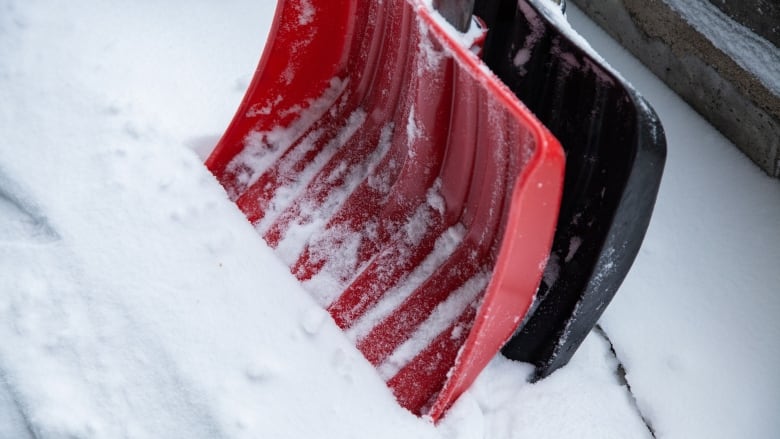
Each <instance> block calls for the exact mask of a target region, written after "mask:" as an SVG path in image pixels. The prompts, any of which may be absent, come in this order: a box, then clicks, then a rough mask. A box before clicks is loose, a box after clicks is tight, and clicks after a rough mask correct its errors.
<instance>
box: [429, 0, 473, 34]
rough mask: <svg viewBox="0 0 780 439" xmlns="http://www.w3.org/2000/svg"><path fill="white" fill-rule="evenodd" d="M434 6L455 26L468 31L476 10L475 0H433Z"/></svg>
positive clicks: (462, 30)
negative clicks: (472, 15)
mask: <svg viewBox="0 0 780 439" xmlns="http://www.w3.org/2000/svg"><path fill="white" fill-rule="evenodd" d="M433 7H434V8H435V9H436V10H437V11H439V13H440V14H441V15H442V16H443V17H444V18H445V19H447V21H448V22H449V23H450V24H451V25H453V26H454V27H455V29H457V30H459V31H461V32H466V31H467V30H468V29H469V24H470V23H471V14H472V13H473V12H474V0H433Z"/></svg>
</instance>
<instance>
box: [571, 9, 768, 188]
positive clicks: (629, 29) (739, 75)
mask: <svg viewBox="0 0 780 439" xmlns="http://www.w3.org/2000/svg"><path fill="white" fill-rule="evenodd" d="M570 1H572V2H573V3H575V4H576V5H577V6H579V7H580V8H581V9H582V10H583V11H585V12H586V13H587V14H588V15H589V16H590V17H591V18H592V19H593V20H594V21H596V22H597V23H598V24H599V25H600V26H601V27H603V28H604V29H606V30H607V31H608V32H609V33H610V34H611V35H612V36H613V37H614V38H615V39H616V40H618V41H619V42H620V43H621V44H622V45H623V46H625V47H626V48H627V49H628V50H629V51H631V52H632V53H633V54H634V55H635V56H637V57H638V58H639V59H640V60H641V61H642V62H643V63H644V64H645V65H647V66H648V67H649V68H650V69H651V70H652V71H653V72H654V73H655V74H656V75H657V76H658V77H660V78H661V79H662V80H663V81H664V82H666V83H667V84H668V85H669V86H670V87H671V88H672V89H673V90H674V91H675V92H677V93H678V94H679V95H680V96H681V97H682V98H683V99H685V100H686V101H687V102H688V103H689V104H690V105H691V106H692V107H693V108H695V109H696V110H697V111H698V112H699V113H701V114H702V115H703V116H704V117H705V118H706V119H707V120H709V122H710V123H712V124H713V125H714V126H715V127H717V128H718V129H719V130H720V131H721V132H722V133H723V134H724V135H725V136H726V137H728V138H729V139H730V140H731V141H732V142H734V143H735V144H736V145H737V147H739V148H740V149H741V150H742V151H743V152H745V154H747V155H748V156H749V157H750V158H751V159H753V161H755V162H756V164H758V165H759V166H760V167H761V168H762V169H763V170H764V171H766V172H767V173H768V174H770V175H772V176H774V177H776V178H780V96H778V95H777V94H775V93H773V92H772V91H770V90H769V89H768V88H767V87H766V86H765V85H763V84H762V83H761V81H759V80H758V78H757V77H756V76H755V75H754V74H753V73H752V72H749V71H746V70H745V69H744V68H742V67H740V66H739V65H738V64H737V63H736V62H735V61H734V60H733V59H731V58H730V57H729V56H728V55H727V54H726V53H724V52H723V51H722V50H721V49H720V48H718V47H716V46H715V45H713V43H712V42H710V40H709V39H707V38H706V37H705V36H703V35H702V34H700V33H699V32H698V31H697V30H696V29H694V28H693V27H691V26H690V24H688V22H687V21H685V20H684V19H683V18H682V17H681V16H680V15H679V14H678V13H677V12H676V11H674V10H673V9H671V8H670V7H669V6H668V5H667V4H666V3H664V2H663V1H662V0H570ZM711 1H712V2H713V3H721V5H719V7H721V6H723V7H728V8H731V9H729V10H730V11H731V12H730V13H732V14H734V15H738V14H747V15H746V16H749V17H754V18H755V15H756V13H757V12H756V10H755V9H753V10H752V13H751V9H750V6H749V5H748V3H751V4H755V3H772V7H773V8H774V9H771V8H769V9H767V11H769V12H771V13H776V12H777V10H778V7H777V6H776V1H775V0H768V1H767V0H743V1H736V0H733V3H732V1H729V2H728V3H729V4H730V5H727V6H724V5H726V2H724V1H722V0H711ZM740 4H741V5H742V6H738V5H740ZM733 5H737V6H733ZM732 6H733V7H732ZM754 8H755V5H754ZM763 15H767V14H763ZM757 20H758V19H756V20H754V21H755V22H758V21H757ZM770 24H772V23H770ZM773 24H774V26H777V25H778V23H773ZM772 29H774V30H772ZM776 31H777V30H776V29H775V28H774V27H772V26H770V27H769V33H770V35H771V34H772V32H775V35H776ZM769 46H771V44H770V45H769ZM774 50H778V49H777V47H774ZM770 55H774V56H780V52H776V53H773V54H770Z"/></svg>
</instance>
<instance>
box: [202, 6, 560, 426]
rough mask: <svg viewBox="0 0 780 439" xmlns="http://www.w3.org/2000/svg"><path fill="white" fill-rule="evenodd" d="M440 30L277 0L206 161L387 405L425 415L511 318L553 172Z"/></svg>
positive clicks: (556, 172)
mask: <svg viewBox="0 0 780 439" xmlns="http://www.w3.org/2000/svg"><path fill="white" fill-rule="evenodd" d="M446 27H447V25H446V23H445V22H443V21H442V20H441V18H440V17H438V16H436V15H435V14H434V13H433V12H431V11H430V10H429V9H428V6H425V5H424V3H423V0H384V1H382V2H379V1H365V0H280V1H279V4H278V6H277V12H276V18H275V21H274V26H273V29H272V31H271V34H270V38H269V41H268V43H267V46H266V50H265V53H264V54H263V58H262V60H261V61H260V66H259V67H258V70H257V72H256V74H255V77H254V79H253V81H252V83H251V85H250V87H249V90H248V92H247V94H246V96H245V98H244V101H243V102H242V104H241V106H240V107H239V109H238V112H237V114H236V116H235V118H234V120H233V122H232V123H231V125H230V126H229V127H228V129H227V131H226V133H225V135H224V136H223V138H222V139H221V141H220V143H219V145H217V147H216V149H215V150H214V152H213V153H212V155H211V156H210V157H209V159H208V160H207V162H206V164H207V166H208V167H209V169H211V170H212V172H213V173H214V174H215V175H216V176H217V178H218V179H219V180H220V182H221V183H222V184H223V185H224V186H225V188H226V189H227V192H228V194H229V196H230V197H231V198H232V199H233V200H235V201H236V203H237V204H238V206H239V207H240V208H241V210H242V211H243V212H244V213H245V214H246V215H247V217H248V218H249V219H250V221H251V222H252V223H253V224H254V225H255V227H256V228H257V230H258V232H259V233H261V234H262V236H263V237H264V238H265V240H266V241H267V242H268V244H269V245H270V246H271V247H272V248H274V249H275V250H276V252H277V254H278V255H279V256H280V257H281V258H282V259H283V260H284V261H285V262H286V263H287V264H289V266H290V269H291V271H292V273H293V274H294V275H295V276H297V277H298V278H299V279H300V280H301V281H302V282H303V285H304V286H305V287H306V288H307V289H308V290H309V291H310V292H311V293H312V295H313V296H314V297H315V298H316V299H317V300H318V301H319V302H320V303H321V304H322V305H323V307H326V308H327V309H328V311H329V312H330V314H331V315H332V316H333V319H334V320H335V322H336V323H337V324H338V325H339V326H340V327H341V328H343V329H344V330H345V331H346V334H347V336H348V337H350V338H351V339H352V340H353V341H354V343H355V344H356V346H357V347H358V348H359V349H360V350H361V351H362V352H363V353H364V354H365V356H366V358H367V359H368V360H369V361H371V362H372V363H373V364H374V365H376V367H377V369H378V371H379V373H380V374H381V376H382V377H383V378H384V379H385V380H386V381H387V383H388V385H389V387H390V388H391V389H392V391H393V393H394V394H395V395H396V397H397V398H398V400H399V402H400V403H401V404H402V405H403V406H404V407H406V408H408V409H409V410H411V411H413V412H414V413H417V414H422V415H428V416H430V417H431V418H433V419H438V418H439V417H440V416H441V415H442V414H443V413H444V411H445V410H446V409H447V408H448V407H449V406H450V405H451V404H452V402H453V401H454V400H455V399H456V398H457V397H458V396H459V395H460V394H461V393H462V392H463V391H465V390H466V388H467V387H468V386H469V385H470V384H471V382H472V381H473V380H474V379H475V378H476V376H477V374H478V373H479V372H480V371H481V370H482V368H483V367H484V366H485V365H486V364H487V362H488V361H490V359H491V358H492V357H493V356H494V355H495V354H496V352H498V349H499V348H500V347H501V346H502V345H503V343H504V342H505V341H506V340H507V339H508V338H509V337H510V336H511V335H512V333H513V331H514V330H515V329H516V327H517V325H518V324H519V323H520V321H521V320H522V319H523V317H524V315H525V313H526V312H527V311H528V309H529V306H530V305H531V302H532V300H533V297H534V293H535V291H536V288H537V286H538V284H539V281H540V277H541V274H542V270H543V268H544V264H545V262H546V258H547V255H548V254H549V251H550V245H551V241H552V236H553V231H554V230H553V229H554V226H555V221H556V218H557V213H558V208H559V203H560V196H561V187H562V178H563V167H564V159H563V153H562V150H561V148H560V145H559V144H558V143H557V141H556V140H555V139H554V138H553V137H552V136H551V135H550V134H549V133H548V132H547V130H546V129H545V128H544V127H542V126H541V125H540V124H539V122H538V121H537V120H536V119H535V118H534V117H533V116H532V115H531V114H530V113H529V112H528V111H527V110H526V108H525V107H524V106H523V105H522V104H520V102H519V101H518V100H517V98H516V97H515V96H514V95H513V94H512V93H511V92H510V91H509V90H508V89H506V88H505V87H504V86H503V85H502V84H501V83H500V81H499V80H497V79H496V78H495V77H494V76H493V75H492V74H491V73H489V72H488V71H487V70H486V69H485V68H484V66H483V65H482V64H481V62H480V61H479V60H478V59H477V58H476V57H475V56H474V55H473V54H471V53H470V52H469V50H468V49H467V47H466V45H464V44H461V42H459V41H455V38H459V34H454V33H453V34H448V33H447V31H446V30H445V28H446ZM451 35H456V36H455V37H453V36H451Z"/></svg>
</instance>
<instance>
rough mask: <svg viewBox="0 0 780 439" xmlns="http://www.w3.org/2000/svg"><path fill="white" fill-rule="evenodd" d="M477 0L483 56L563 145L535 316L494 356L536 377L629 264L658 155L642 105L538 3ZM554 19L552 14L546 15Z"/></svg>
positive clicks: (564, 358) (648, 208)
mask: <svg viewBox="0 0 780 439" xmlns="http://www.w3.org/2000/svg"><path fill="white" fill-rule="evenodd" d="M544 1H549V0H529V1H526V0H519V1H518V0H477V2H476V7H475V15H477V16H479V17H480V18H482V19H483V20H484V21H485V23H486V24H487V27H488V36H487V40H486V42H485V46H484V52H483V58H484V60H485V62H486V63H487V65H488V66H489V67H490V68H491V69H492V70H493V71H494V72H495V73H496V74H497V75H498V76H499V77H500V78H501V80H502V81H503V82H504V83H505V84H507V85H508V86H509V87H510V88H511V89H512V90H513V91H514V92H515V94H516V95H517V96H518V97H519V98H520V100H521V101H523V102H524V103H525V104H526V105H527V106H528V107H529V108H530V110H531V111H532V112H533V113H535V114H536V116H537V117H538V118H539V119H540V120H541V121H542V122H543V123H544V124H545V125H546V126H547V127H548V128H549V129H550V130H551V131H552V133H553V134H554V135H555V136H556V137H557V138H558V139H559V140H560V142H561V143H562V145H563V147H564V149H565V151H566V156H567V165H566V177H565V179H564V194H563V201H562V204H561V212H560V217H559V221H558V226H557V231H556V235H555V241H554V244H553V250H552V254H551V256H550V260H549V262H548V265H547V268H546V271H545V276H544V281H543V282H542V285H541V287H540V290H539V292H538V294H537V300H536V304H535V306H536V309H535V311H534V312H533V313H532V314H528V316H529V317H526V320H525V322H524V324H523V325H522V326H521V328H520V330H519V331H518V332H517V333H516V334H515V335H514V337H513V338H512V339H511V340H510V341H509V342H508V343H507V344H506V346H505V347H504V348H503V354H504V355H506V356H507V357H509V358H511V359H515V360H519V361H524V362H529V363H533V364H534V365H536V368H537V369H536V378H542V377H545V376H547V375H549V374H550V373H552V372H553V371H555V370H556V369H558V368H559V367H561V366H563V365H565V364H566V363H568V361H569V359H570V358H571V357H572V355H573V354H574V351H575V350H576V349H577V347H578V346H579V345H580V344H581V343H582V341H583V340H584V339H585V337H586V335H587V334H588V333H589V332H590V330H591V329H592V328H593V326H594V325H595V324H596V322H597V321H598V319H599V317H600V316H601V314H602V313H603V311H604V309H605V308H606V306H607V304H609V302H610V301H611V300H612V297H613V296H614V295H615V292H616V291H617V290H618V288H619V287H620V284H621V283H622V282H623V279H624V278H625V276H626V274H627V273H628V270H629V268H630V267H631V265H632V263H633V261H634V259H635V257H636V255H637V253H638V251H639V247H640V245H641V243H642V240H643V239H644V235H645V231H646V229H647V226H648V224H649V222H650V216H651V214H652V211H653V206H654V205H655V199H656V195H657V192H658V187H659V184H660V181H661V174H662V173H663V166H664V162H665V157H666V139H665V136H664V131H663V127H662V126H661V123H660V121H659V119H658V117H657V115H656V114H655V112H654V111H653V109H652V108H651V107H650V106H649V105H648V103H647V102H646V101H645V100H644V99H643V98H642V97H641V96H640V95H639V94H638V93H637V92H636V91H635V90H634V89H633V88H632V87H631V86H630V85H628V84H627V83H625V82H624V81H623V80H622V79H621V78H620V77H619V76H617V75H615V74H614V73H613V72H612V70H611V69H610V68H609V67H607V66H605V65H604V64H603V63H602V62H601V61H600V60H599V59H597V58H596V57H594V56H593V55H592V54H591V52H589V51H588V50H587V49H585V48H583V47H580V46H579V45H578V44H577V43H575V42H574V40H573V39H572V38H570V37H569V36H567V34H566V32H567V31H565V30H564V29H562V28H559V27H558V26H557V25H556V24H555V17H553V16H550V17H548V16H546V15H545V14H549V13H550V11H549V10H547V9H545V7H544V6H543V5H541V4H540V2H544ZM553 13H555V12H553Z"/></svg>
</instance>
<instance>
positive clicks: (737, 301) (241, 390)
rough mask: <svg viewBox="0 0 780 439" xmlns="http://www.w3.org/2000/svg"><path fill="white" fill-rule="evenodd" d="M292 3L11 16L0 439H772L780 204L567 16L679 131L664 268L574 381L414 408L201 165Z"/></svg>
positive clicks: (5, 63)
mask: <svg viewBox="0 0 780 439" xmlns="http://www.w3.org/2000/svg"><path fill="white" fill-rule="evenodd" d="M275 4H276V2H274V1H272V0H253V1H249V0H233V1H229V2H200V1H196V2H173V1H172V2H154V1H151V0H139V1H136V2H121V1H118V0H112V1H105V2H91V1H88V0H72V1H68V2H65V1H43V0H0V96H2V103H0V438H3V439H4V438H13V439H16V438H21V439H24V438H33V437H35V438H59V437H75V438H160V437H187V438H198V437H203V438H219V437H224V438H241V437H273V438H309V437H311V438H339V439H341V438H350V437H361V438H363V437H370V438H399V437H404V438H407V437H408V438H448V439H449V438H491V439H503V438H521V437H529V438H530V437H533V438H572V437H577V438H600V439H603V438H648V437H651V430H650V428H651V429H652V431H653V432H654V433H653V434H654V435H655V437H658V438H692V437H707V438H733V437H774V436H776V434H777V432H778V431H780V418H778V417H777V416H776V414H777V413H779V412H780V374H777V373H776V364H778V362H779V361H780V343H778V340H780V319H777V316H778V315H780V295H778V294H777V292H778V291H780V270H778V269H777V267H778V265H777V264H778V261H779V260H780V234H778V233H777V231H778V229H780V202H778V201H780V185H778V183H777V181H776V180H772V179H770V178H769V177H767V176H765V175H764V174H762V173H761V172H760V171H759V170H758V169H757V168H756V167H754V166H753V165H752V164H751V163H750V162H749V161H748V159H747V158H745V157H743V156H742V155H741V154H740V153H739V152H737V150H736V149H735V148H734V147H733V145H731V144H729V143H728V141H726V140H725V139H724V138H723V137H722V136H720V135H719V134H718V133H717V132H716V131H715V130H714V129H713V128H712V127H711V126H709V125H707V124H706V123H705V122H704V121H703V120H702V119H701V118H700V117H699V116H698V115H696V114H695V113H694V112H693V111H692V110H691V109H690V108H689V107H687V106H686V105H685V104H684V103H683V102H682V101H680V100H679V99H678V98H677V97H676V96H675V95H674V94H673V93H672V92H671V91H669V90H668V89H667V88H666V87H664V86H663V85H662V84H661V83H660V82H658V81H657V80H656V79H655V78H654V77H652V76H651V75H650V74H649V73H648V72H647V71H646V70H645V69H644V68H642V67H641V66H640V65H639V64H638V63H637V62H636V61H635V60H634V59H633V58H631V57H630V56H629V55H627V54H626V53H625V52H623V51H622V50H621V49H619V48H618V47H617V46H615V45H614V42H612V41H611V40H609V39H608V38H607V37H606V36H604V34H603V33H601V32H600V31H599V30H598V29H596V28H595V27H594V25H593V24H591V23H590V22H587V21H586V20H585V18H583V16H582V15H581V14H579V12H578V11H577V10H576V9H575V8H574V7H572V6H570V7H569V10H570V19H571V20H572V21H573V22H574V27H575V28H576V29H578V30H579V31H581V32H582V33H584V34H585V37H586V38H587V39H588V41H589V42H590V44H591V45H592V46H593V47H594V48H595V49H596V50H597V51H599V52H600V53H601V55H602V56H603V57H604V58H605V59H606V60H607V61H608V62H609V63H610V64H611V65H612V66H613V67H614V68H616V69H617V70H619V71H620V72H621V73H622V75H623V76H625V77H626V78H628V79H629V80H630V81H631V82H632V83H633V84H634V86H636V87H637V89H638V90H639V91H640V92H641V93H643V94H644V95H645V96H646V97H648V99H649V100H650V102H651V103H652V104H653V106H654V107H655V108H656V110H658V112H659V114H660V116H661V119H662V121H663V123H664V126H665V128H666V131H667V137H668V140H669V159H668V162H667V172H666V174H665V178H664V182H663V184H662V187H661V192H660V194H659V199H658V204H657V209H656V215H655V217H654V219H653V222H652V224H651V227H650V230H649V232H648V236H647V240H646V241H645V246H644V248H643V250H642V251H641V253H640V256H639V258H638V260H637V262H636V264H635V265H634V268H633V270H632V272H631V273H630V275H629V278H628V279H627V281H626V283H625V285H624V286H623V288H621V291H620V292H619V293H618V296H617V297H616V299H615V301H614V302H613V304H612V305H611V306H610V308H609V309H608V310H607V312H606V314H605V315H604V317H603V319H602V322H601V326H602V328H603V331H597V332H594V333H593V334H591V336H590V337H589V338H588V339H587V340H586V342H585V344H584V345H583V347H582V348H581V350H580V351H579V352H578V353H577V355H576V356H575V357H574V359H573V360H572V363H571V364H570V365H569V366H567V367H565V368H564V369H562V370H560V371H558V372H557V373H555V374H554V375H553V376H551V377H550V378H548V379H546V380H544V381H541V382H539V383H537V384H528V383H527V382H526V379H527V376H528V374H529V373H530V366H528V365H523V364H517V363H513V362H510V361H508V360H505V359H503V358H501V357H498V358H496V359H495V361H494V362H493V363H492V364H491V365H490V366H489V367H488V368H487V369H486V370H485V372H484V373H483V374H482V375H481V377H480V378H479V380H478V382H477V383H476V385H475V386H474V387H473V388H472V390H471V391H470V392H468V393H467V394H466V395H464V397H462V398H461V399H460V401H459V402H458V403H457V404H456V406H455V407H454V408H453V409H452V410H451V411H450V412H449V414H448V416H447V417H446V418H445V419H444V420H443V421H442V422H441V423H440V424H439V425H437V426H434V425H431V424H430V423H428V422H427V421H425V420H422V419H418V418H416V417H415V416H413V415H411V414H410V413H408V412H406V411H405V410H403V409H401V408H400V407H399V406H398V404H397V403H396V402H395V399H394V398H393V396H392V395H391V394H390V392H389V391H388V389H387V388H386V387H385V385H384V383H383V381H382V379H381V378H380V376H379V375H378V374H377V371H376V370H375V369H374V368H373V367H372V366H371V365H370V364H368V363H367V362H366V361H365V360H364V359H363V357H362V356H361V355H360V353H359V352H358V351H356V350H355V348H354V347H353V346H352V343H351V342H350V340H349V338H348V337H347V335H346V334H344V333H342V332H341V331H339V330H338V329H337V328H336V326H335V324H334V323H333V322H332V320H331V319H330V318H329V316H328V315H327V313H326V312H325V311H323V310H322V309H321V307H320V306H319V305H318V303H317V302H316V301H315V300H314V299H313V298H312V297H311V296H310V295H309V294H308V293H306V292H305V291H304V290H303V289H302V287H301V286H300V285H299V284H298V282H297V281H295V280H294V278H293V277H292V276H291V275H290V274H289V272H288V270H287V269H286V267H285V266H284V265H283V264H282V262H280V261H279V260H278V259H277V258H276V256H275V255H274V254H273V253H272V252H271V251H270V249H269V248H268V247H267V246H266V245H265V243H264V241H262V239H261V238H260V236H259V235H258V234H257V233H256V232H255V230H254V229H253V228H252V227H251V226H250V225H249V224H248V222H247V221H246V219H245V218H244V216H243V215H242V214H241V213H240V212H239V211H238V210H237V208H236V207H235V205H234V204H233V203H232V202H231V201H230V200H229V199H228V195H227V194H226V193H225V192H224V190H223V189H222V187H221V186H220V185H219V184H218V183H217V181H216V180H215V179H214V177H213V176H212V175H211V174H210V173H209V172H208V171H207V170H206V169H205V167H204V166H203V165H202V159H203V157H204V155H205V154H207V153H208V151H209V149H210V148H211V147H212V146H213V145H214V143H215V142H216V140H217V138H218V136H219V135H220V134H221V132H222V131H223V129H224V128H225V126H226V125H227V123H228V121H229V120H230V118H231V117H232V115H233V111H234V110H235V108H236V106H237V105H238V102H239V101H240V99H241V97H242V95H243V92H244V90H245V88H246V86H247V84H248V81H249V78H250V75H251V73H252V72H253V71H254V67H255V65H256V63H257V59H258V58H259V55H260V53H261V51H262V47H263V44H264V41H265V38H266V35H267V32H268V29H269V27H270V23H271V19H272V17H273V11H274V7H275ZM304 18H305V17H304ZM453 233H455V234H457V231H453ZM455 238H456V237H455ZM455 238H454V239H455ZM442 245H447V243H445V242H443V243H442ZM610 341H611V343H610ZM614 353H616V354H617V357H616V356H615V355H614ZM622 371H625V377H624V378H625V380H626V381H627V384H628V385H630V390H631V392H629V389H628V388H627V386H626V385H625V382H624V381H623V373H622ZM646 424H649V426H650V428H648V425H646Z"/></svg>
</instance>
